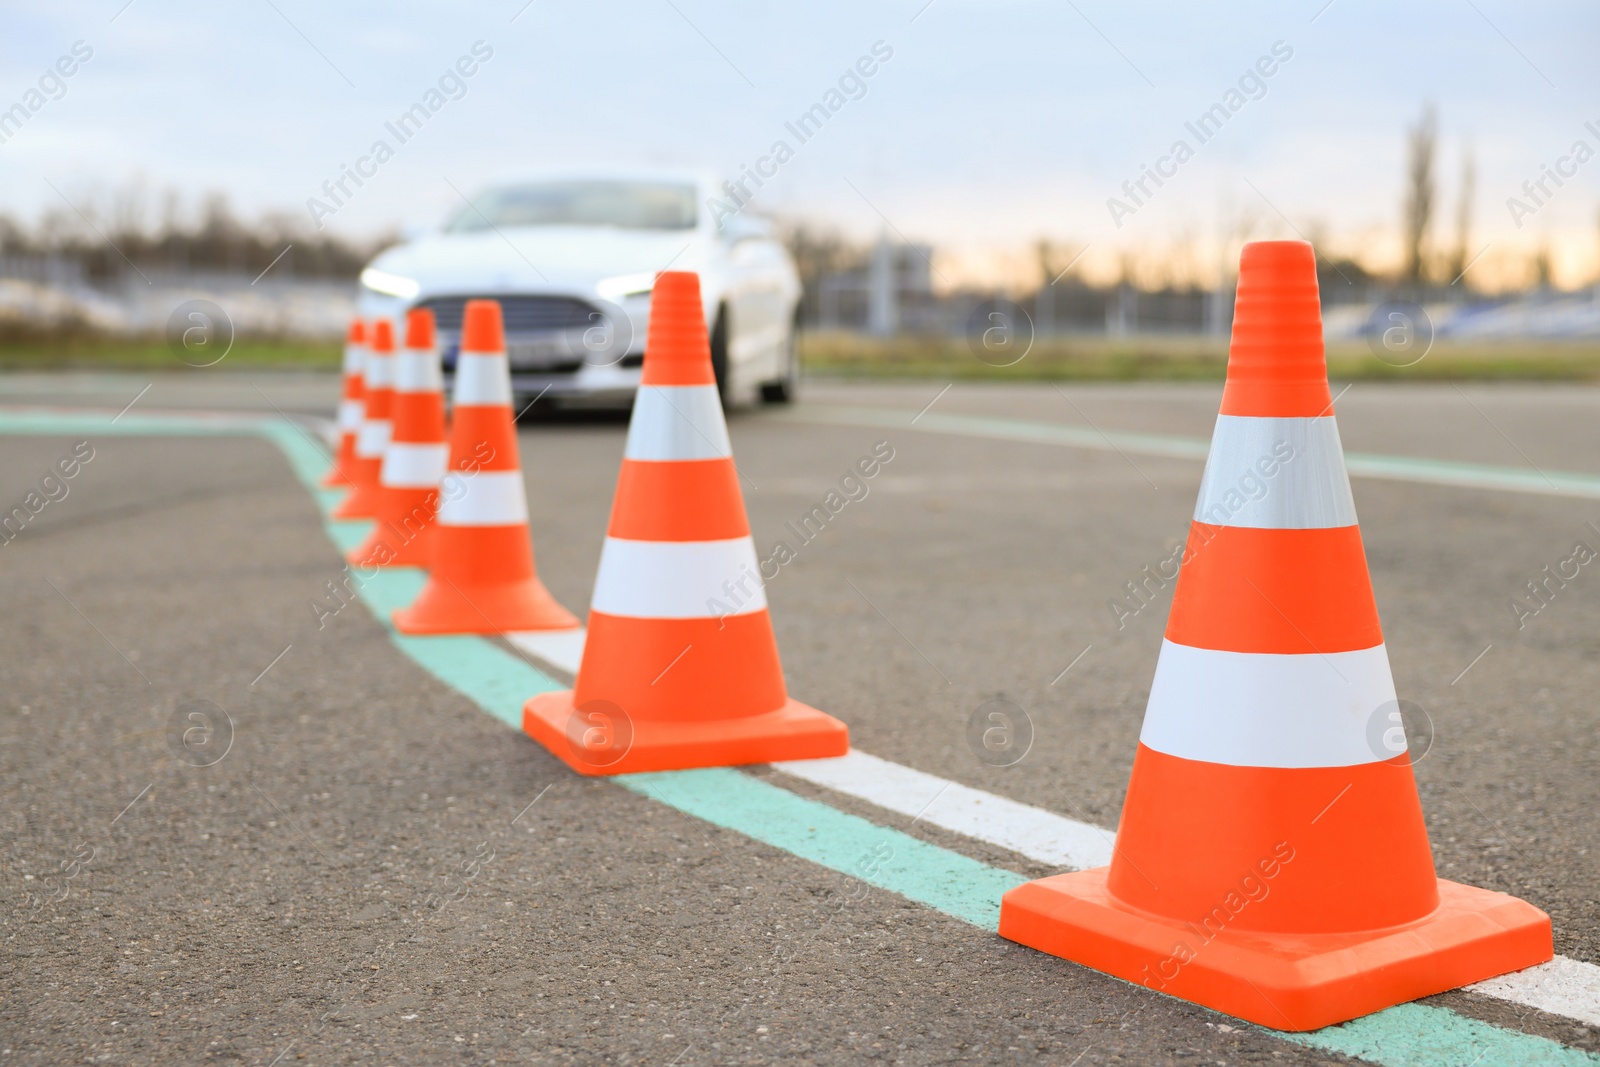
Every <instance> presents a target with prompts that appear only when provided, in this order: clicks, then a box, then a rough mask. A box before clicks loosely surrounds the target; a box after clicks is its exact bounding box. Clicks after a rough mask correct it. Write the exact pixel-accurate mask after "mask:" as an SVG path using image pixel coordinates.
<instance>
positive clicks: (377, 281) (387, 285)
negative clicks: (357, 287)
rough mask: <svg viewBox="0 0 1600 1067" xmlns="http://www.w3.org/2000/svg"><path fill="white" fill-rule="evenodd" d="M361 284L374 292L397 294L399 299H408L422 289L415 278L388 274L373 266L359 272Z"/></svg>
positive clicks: (387, 294) (386, 294)
mask: <svg viewBox="0 0 1600 1067" xmlns="http://www.w3.org/2000/svg"><path fill="white" fill-rule="evenodd" d="M361 284H362V285H363V286H365V287H366V288H368V289H371V290H372V291H373V292H375V293H382V294H383V295H384V296H398V297H399V298H400V299H401V300H410V299H411V298H412V297H414V296H416V295H417V294H418V293H420V292H421V291H422V286H421V285H420V284H419V283H418V282H417V280H416V279H415V278H407V277H404V276H402V275H399V274H390V273H389V272H388V271H386V270H378V269H377V268H375V267H368V268H367V269H366V270H364V271H362V272H361Z"/></svg>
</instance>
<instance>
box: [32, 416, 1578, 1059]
mask: <svg viewBox="0 0 1600 1067" xmlns="http://www.w3.org/2000/svg"><path fill="white" fill-rule="evenodd" d="M105 425H106V424H105V423H104V422H98V421H95V420H94V418H93V416H92V415H91V416H85V415H81V414H79V413H75V412H72V413H69V412H50V413H43V412H39V411H36V410H35V411H29V412H24V413H21V417H17V416H14V415H12V414H11V413H8V412H0V433H12V434H37V435H47V436H48V435H64V434H70V433H74V432H80V431H82V430H85V429H87V428H94V429H98V430H99V432H102V433H104V432H105ZM118 426H119V428H118V430H117V431H116V432H117V433H119V434H126V435H137V434H172V433H175V432H176V433H185V434H188V433H193V434H204V433H216V432H224V433H254V434H259V435H261V436H264V437H266V438H267V439H268V440H270V441H272V442H273V443H274V444H276V445H277V446H278V447H279V448H280V449H281V450H282V451H283V453H284V455H285V457H286V458H287V459H288V462H289V465H290V468H291V470H293V472H294V473H295V475H296V477H297V478H298V479H299V480H300V481H301V482H302V483H303V484H304V485H305V486H306V488H307V489H308V490H309V491H310V492H311V494H312V495H313V497H314V499H316V500H317V501H318V502H319V504H320V505H321V510H322V512H323V514H324V516H326V514H327V513H328V511H330V510H331V508H332V506H333V505H334V504H336V503H337V502H338V500H339V499H340V498H341V496H342V495H343V493H342V491H340V490H324V489H322V488H321V487H320V485H319V482H320V480H321V478H322V475H323V474H324V472H325V471H326V470H327V469H328V465H329V464H328V457H327V455H326V453H325V452H323V451H322V450H320V449H318V448H316V447H315V446H313V445H311V444H310V442H309V441H308V440H307V439H306V438H305V437H304V435H303V434H301V433H299V432H298V429H297V428H294V427H290V426H287V425H285V424H283V423H282V422H279V421H276V420H273V421H267V420H263V419H234V418H228V419H206V418H194V417H185V416H177V417H172V418H170V419H169V418H151V417H150V416H148V415H147V416H144V417H143V418H141V419H139V420H137V421H135V420H132V419H130V420H129V422H128V423H126V424H118ZM324 525H325V528H326V529H327V531H328V533H329V535H330V537H331V538H332V539H333V540H334V542H335V544H337V545H339V546H341V547H348V546H349V545H352V544H357V543H359V542H360V540H361V538H362V537H363V536H364V532H365V530H366V529H367V528H368V525H369V524H366V523H339V522H334V521H332V520H329V519H326V518H324ZM423 580H424V576H423V575H422V574H421V572H418V571H410V570H384V571H380V572H379V573H378V574H377V575H376V576H375V577H374V578H373V580H372V581H369V582H367V583H366V584H365V585H363V586H362V588H361V595H362V597H363V598H364V599H366V600H367V601H368V603H369V604H370V606H371V607H372V609H373V612H374V614H375V615H376V616H377V617H378V618H379V619H380V620H383V621H384V622H385V624H386V627H387V620H388V618H389V614H390V612H391V611H392V610H393V609H394V608H397V607H400V606H403V605H404V604H406V603H409V602H410V600H411V599H412V598H413V597H414V596H415V595H416V594H417V593H418V592H419V591H420V590H421V587H422V583H423ZM387 628H388V632H389V639H390V641H391V642H392V643H393V644H394V645H395V646H396V647H397V648H398V649H399V650H400V651H401V652H403V653H405V654H406V655H407V656H408V657H409V658H410V659H411V660H412V661H413V662H415V663H417V664H418V665H419V666H421V667H422V668H423V669H424V670H426V671H428V672H429V673H430V674H432V675H433V676H434V677H436V678H438V679H439V680H440V681H441V682H443V683H444V684H445V685H447V686H449V687H450V688H452V689H454V690H455V691H456V692H458V693H460V694H462V695H463V696H465V697H467V698H468V699H470V700H472V701H473V702H474V703H475V704H477V705H478V706H479V707H480V708H482V709H483V710H484V711H486V712H488V713H489V714H490V715H492V716H494V717H495V718H496V719H499V720H500V721H501V722H504V723H505V724H506V725H508V726H510V727H512V728H513V729H517V730H519V731H520V729H521V725H522V705H523V703H524V702H525V701H526V700H527V699H528V697H529V696H532V695H534V694H536V693H541V692H548V691H551V690H554V689H559V688H562V686H561V684H560V683H559V682H557V681H555V680H554V679H552V678H550V677H549V676H548V675H546V674H545V673H544V672H542V671H540V670H538V669H537V668H536V667H534V666H533V665H532V664H529V663H527V662H526V661H525V660H522V659H521V658H519V657H517V656H514V655H512V654H511V653H509V652H507V651H505V650H504V649H502V648H500V647H499V646H497V645H495V644H493V643H492V642H491V641H489V640H486V639H484V638H480V637H466V636H462V637H407V636H404V635H402V634H399V633H397V632H395V631H394V630H393V628H392V627H387ZM869 758H871V757H869ZM884 762H887V761H884ZM906 770H908V771H909V770H910V769H909V768H906ZM911 773H912V774H921V773H922V772H917V771H912V772H911ZM927 777H928V778H931V779H933V780H934V781H936V782H943V779H938V778H936V777H935V776H932V775H929V776H927ZM615 781H616V782H617V784H619V785H622V786H623V787H625V788H628V789H631V790H633V791H635V792H640V793H642V794H644V795H646V796H650V797H653V798H654V799H657V800H658V801H660V802H662V803H664V804H666V805H667V806H669V807H672V808H674V809H676V810H679V811H682V812H684V813H685V814H688V815H692V816H694V817H696V818H699V819H702V820H703V821H706V822H711V823H713V824H715V825H718V826H723V827H725V828H727V829H732V830H735V831H737V832H739V833H741V834H743V835H745V836H747V837H750V838H752V839H754V840H757V841H762V842H764V843H766V844H770V845H772V846H774V847H776V848H782V849H784V850H785V851H789V852H791V853H793V854H794V855H796V856H800V857H801V858H804V859H808V860H811V861H812V862H815V863H818V864H820V865H822V866H825V867H829V868H830V869H832V870H836V871H840V872H841V873H845V874H848V875H850V876H851V877H855V878H859V879H861V880H863V881H867V882H869V883H871V884H873V885H875V886H878V887H879V888H882V889H886V890H888V891H890V892H893V893H897V894H899V895H901V896H904V897H906V898H907V899H910V900H913V901H916V902H918V903H922V904H926V905H928V906H929V907H932V908H934V909H936V910H938V911H941V912H944V913H945V914H948V915H952V916H954V917H956V918H960V919H963V920H964V921H967V922H970V923H973V924H974V925H977V926H979V927H980V928H982V929H985V930H988V931H990V932H995V931H996V929H997V925H998V917H999V904H1000V895H1001V894H1002V893H1004V892H1005V890H1006V889H1008V888H1010V887H1011V886H1014V885H1018V884H1020V883H1022V882H1023V881H1026V880H1027V879H1025V878H1024V877H1023V876H1022V875H1020V874H1017V873H1015V872H1012V871H1006V870H1003V869H1000V868H996V867H990V866H989V865H987V864H984V863H980V862H979V861H977V860H973V859H970V858H968V857H965V856H962V855H960V854H959V853H955V852H951V851H949V850H947V849H943V848H940V847H938V846H936V845H930V844H928V843H927V842H924V841H921V840H919V839H917V838H913V837H910V836H909V835H906V834H902V833H900V832H899V831H896V830H890V829H886V828H883V827H879V826H876V825H875V824H873V823H871V822H869V821H868V820H865V819H861V818H859V817H857V816H852V815H847V814H845V813H843V812H839V811H837V810H835V809H833V808H830V807H828V806H827V805H825V804H821V803H819V802H817V801H813V800H807V799H806V798H803V797H800V796H798V795H797V794H794V793H790V792H788V791H786V790H783V789H780V788H778V787H777V786H774V785H771V784H769V783H766V782H763V781H761V780H759V779H757V778H754V777H751V776H750V775H748V774H744V773H742V772H740V771H736V770H731V769H717V770H710V771H677V772H665V773H661V774H649V775H627V776H620V777H618V778H617V779H615ZM975 792H976V791H975ZM996 799H1001V798H996ZM1010 803H1016V802H1014V801H1013V802H1010ZM1019 807H1025V805H1019ZM890 810H893V809H890ZM1034 810H1038V809H1034ZM1041 814H1046V815H1048V814H1050V813H1041ZM1057 818H1059V816H1058V817H1057ZM819 819H820V820H822V821H820V822H819V821H815V820H819ZM930 821H931V820H930ZM1077 825H1079V826H1084V827H1089V824H1087V823H1080V824H1077ZM824 827H825V828H826V829H825V830H824ZM976 829H978V830H981V831H982V834H981V836H980V835H979V834H969V835H968V836H975V837H977V838H978V839H979V840H985V841H990V842H991V843H994V844H1001V842H999V841H995V840H993V837H992V836H991V835H992V834H993V833H994V831H993V829H992V828H987V827H978V828H976ZM879 845H883V846H886V847H887V848H888V849H890V850H892V855H890V856H886V855H885V853H884V852H883V850H882V849H880V848H879V847H878V846H879ZM1001 847H1006V848H1010V847H1011V846H1009V845H1003V844H1002V846H1001ZM1024 854H1026V853H1024ZM875 858H876V862H874V860H875ZM1468 988H1469V989H1472V990H1473V991H1475V992H1482V993H1484V994H1485V995H1488V996H1492V997H1498V998H1499V999H1503V1000H1509V1001H1511V1002H1513V1003H1517V1004H1521V1005H1524V1006H1526V1007H1530V1008H1535V1009H1537V1010H1539V1011H1545V1012H1551V1013H1553V1014H1559V1015H1564V1016H1566V1017H1568V1018H1573V1019H1578V1020H1580V1021H1584V1022H1589V1023H1591V1024H1594V1020H1596V1019H1600V967H1596V966H1595V965H1593V964H1588V963H1583V962H1580V961H1576V960H1567V959H1564V958H1561V957H1558V958H1557V959H1556V961H1554V962H1553V963H1551V964H1545V965H1543V966H1542V967H1534V968H1530V969H1529V970H1527V971H1522V972H1519V973H1517V974H1513V975H1505V976H1502V977H1500V978H1496V979H1491V980H1490V981H1488V982H1484V983H1479V985H1478V986H1472V987H1468ZM1157 995H1161V994H1157ZM1262 1032H1263V1033H1267V1034H1270V1035H1271V1036H1274V1037H1279V1038H1282V1039H1284V1040H1286V1041H1291V1042H1294V1043H1296V1044H1300V1045H1304V1046H1307V1047H1311V1048H1318V1049H1322V1050H1325V1051H1330V1052H1339V1053H1342V1054H1344V1055H1348V1056H1353V1057H1358V1058H1360V1059H1364V1060H1367V1061H1368V1062H1371V1063H1376V1064H1381V1065H1384V1067H1454V1065H1457V1064H1459V1063H1463V1062H1472V1060H1473V1057H1477V1058H1478V1059H1479V1060H1483V1059H1485V1058H1486V1057H1492V1058H1489V1062H1494V1063H1517V1064H1519V1065H1520V1067H1544V1065H1552V1067H1576V1065H1580V1064H1581V1065H1585V1067H1596V1065H1600V1056H1597V1055H1594V1054H1592V1053H1588V1052H1584V1051H1582V1050H1580V1049H1574V1048H1568V1047H1565V1046H1562V1045H1559V1044H1557V1043H1556V1042H1553V1041H1549V1040H1547V1039H1545V1038H1541V1037H1535V1036H1533V1035H1530V1034H1525V1033H1522V1032H1520V1031H1516V1030H1507V1029H1503V1028H1500V1027H1496V1026H1492V1025H1490V1024H1488V1023H1483V1022H1479V1021H1477V1020H1475V1019H1469V1018H1466V1017H1465V1016H1462V1015H1459V1014H1457V1013H1455V1012H1453V1011H1450V1010H1449V1009H1447V1008H1436V1007H1432V1006H1429V1005H1423V1004H1402V1005H1400V1006H1398V1007H1394V1008H1389V1009H1386V1010H1384V1011H1381V1012H1378V1013H1376V1014H1373V1015H1369V1016H1366V1017H1364V1018H1361V1019H1356V1020H1354V1021H1352V1022H1349V1023H1345V1024H1342V1025H1339V1026H1332V1027H1327V1028H1325V1029H1322V1030H1316V1031H1312V1032H1310V1033H1304V1034H1287V1033H1282V1032H1279V1031H1275V1030H1265V1029H1264V1030H1263V1031H1262Z"/></svg>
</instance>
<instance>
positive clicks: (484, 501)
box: [439, 471, 528, 526]
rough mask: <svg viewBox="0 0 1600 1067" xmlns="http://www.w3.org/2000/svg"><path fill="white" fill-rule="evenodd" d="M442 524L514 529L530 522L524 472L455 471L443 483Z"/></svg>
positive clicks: (440, 509)
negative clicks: (471, 472)
mask: <svg viewBox="0 0 1600 1067" xmlns="http://www.w3.org/2000/svg"><path fill="white" fill-rule="evenodd" d="M439 521H440V522H442V523H444V524H445V525H446V526H514V525H517V524H518V523H524V522H527V521H528V493H527V490H526V489H524V488H523V485H522V472H521V471H479V472H478V473H476V474H468V473H467V472H466V471H452V472H450V473H449V474H447V475H445V476H444V478H443V479H442V480H441V481H440V483H439Z"/></svg>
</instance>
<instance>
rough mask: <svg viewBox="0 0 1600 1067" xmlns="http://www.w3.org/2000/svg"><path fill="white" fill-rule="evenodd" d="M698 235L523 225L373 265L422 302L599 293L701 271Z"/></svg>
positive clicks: (453, 237) (449, 238) (437, 243)
mask: <svg viewBox="0 0 1600 1067" xmlns="http://www.w3.org/2000/svg"><path fill="white" fill-rule="evenodd" d="M705 251H706V238H705V236H704V235H702V234H701V233H700V232H699V231H696V230H672V231H655V230H620V229H615V228H611V227H586V226H584V227H580V226H523V227H502V228H500V229H498V230H484V231H482V232H476V233H446V234H437V235H433V236H429V237H425V238H422V239H420V240H417V241H412V242H410V243H408V244H403V245H398V246H396V247H394V248H390V249H388V250H387V251H385V252H383V253H381V254H380V255H378V257H377V258H375V259H374V260H373V261H372V263H371V266H373V267H375V268H377V269H378V270H382V271H387V272H389V273H390V274H399V275H402V276H404V277H407V278H412V279H415V280H416V282H417V283H418V284H419V285H420V286H421V295H422V296H424V297H426V296H428V295H430V294H445V293H456V294H459V293H474V292H483V293H492V292H508V291H516V292H574V291H576V292H583V293H593V292H594V287H595V284H596V283H598V282H599V281H601V280H602V279H605V278H611V277H615V276H617V275H621V274H639V273H644V272H650V271H658V270H661V269H663V268H665V267H666V266H667V265H668V264H669V263H670V264H671V265H672V266H673V267H674V268H676V269H680V270H694V269H697V268H699V267H700V266H701V265H702V264H703V262H704V259H705Z"/></svg>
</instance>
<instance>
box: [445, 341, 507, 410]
mask: <svg viewBox="0 0 1600 1067" xmlns="http://www.w3.org/2000/svg"><path fill="white" fill-rule="evenodd" d="M454 398H455V402H456V403H457V404H474V405H478V406H482V407H490V406H492V405H499V406H501V407H510V406H511V365H510V364H509V363H507V362H506V357H505V353H503V352H500V353H493V354H490V353H485V352H463V353H461V354H460V355H459V356H457V357H456V387H455V394H454Z"/></svg>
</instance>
